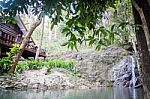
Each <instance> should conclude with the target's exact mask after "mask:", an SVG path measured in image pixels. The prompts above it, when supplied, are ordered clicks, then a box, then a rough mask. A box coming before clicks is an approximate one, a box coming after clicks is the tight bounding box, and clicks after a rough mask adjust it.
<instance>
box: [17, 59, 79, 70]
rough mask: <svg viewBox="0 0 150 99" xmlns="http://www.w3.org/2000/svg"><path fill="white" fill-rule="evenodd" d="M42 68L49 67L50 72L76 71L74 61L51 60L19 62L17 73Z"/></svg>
mask: <svg viewBox="0 0 150 99" xmlns="http://www.w3.org/2000/svg"><path fill="white" fill-rule="evenodd" d="M42 67H47V68H48V69H49V70H51V69H52V68H56V67H57V68H65V69H67V70H69V71H75V70H76V69H75V64H74V62H72V61H63V60H49V61H45V62H44V61H40V60H30V61H22V62H19V63H18V65H17V67H16V71H17V72H22V71H24V70H28V69H41V68H42Z"/></svg>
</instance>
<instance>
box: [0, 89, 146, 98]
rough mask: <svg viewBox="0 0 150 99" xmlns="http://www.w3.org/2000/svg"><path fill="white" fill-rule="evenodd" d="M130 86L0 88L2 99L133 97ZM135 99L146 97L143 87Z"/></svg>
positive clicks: (137, 91)
mask: <svg viewBox="0 0 150 99" xmlns="http://www.w3.org/2000/svg"><path fill="white" fill-rule="evenodd" d="M132 93H133V91H132V89H130V88H110V87H108V88H99V89H82V90H57V91H56V90H47V91H38V90H26V91H18V90H4V89H0V99H133V94H132ZM134 99H146V98H144V93H143V90H142V89H136V94H135V98H134Z"/></svg>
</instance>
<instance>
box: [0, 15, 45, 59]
mask: <svg viewBox="0 0 150 99" xmlns="http://www.w3.org/2000/svg"><path fill="white" fill-rule="evenodd" d="M16 19H17V21H18V23H17V24H16V25H14V24H6V23H0V57H3V56H6V52H8V51H10V48H11V47H12V44H15V43H17V44H21V42H22V40H23V37H24V36H25V35H26V33H27V32H28V30H27V29H26V27H25V25H24V24H23V22H22V20H21V19H20V17H19V16H17V17H16ZM36 50H37V46H36V44H35V42H34V41H33V39H32V38H31V39H30V40H29V42H28V45H27V46H26V48H25V50H24V52H23V54H22V56H23V57H24V58H28V57H35V55H36ZM39 56H40V57H44V58H45V57H46V51H45V50H44V49H41V52H40V55H39Z"/></svg>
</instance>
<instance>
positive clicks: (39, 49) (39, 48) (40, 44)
mask: <svg viewBox="0 0 150 99" xmlns="http://www.w3.org/2000/svg"><path fill="white" fill-rule="evenodd" d="M44 23H45V16H43V18H42V29H41V38H40V41H39V46H38V49H37V51H36V56H35V60H37V59H38V57H39V54H40V52H41V46H42V41H43V36H44Z"/></svg>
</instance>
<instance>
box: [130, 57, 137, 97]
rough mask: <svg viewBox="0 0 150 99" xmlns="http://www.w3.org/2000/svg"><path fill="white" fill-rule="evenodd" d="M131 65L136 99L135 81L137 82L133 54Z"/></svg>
mask: <svg viewBox="0 0 150 99" xmlns="http://www.w3.org/2000/svg"><path fill="white" fill-rule="evenodd" d="M131 66H132V84H133V86H132V87H133V99H136V93H135V88H134V87H135V83H136V77H135V59H134V58H133V56H131Z"/></svg>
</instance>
